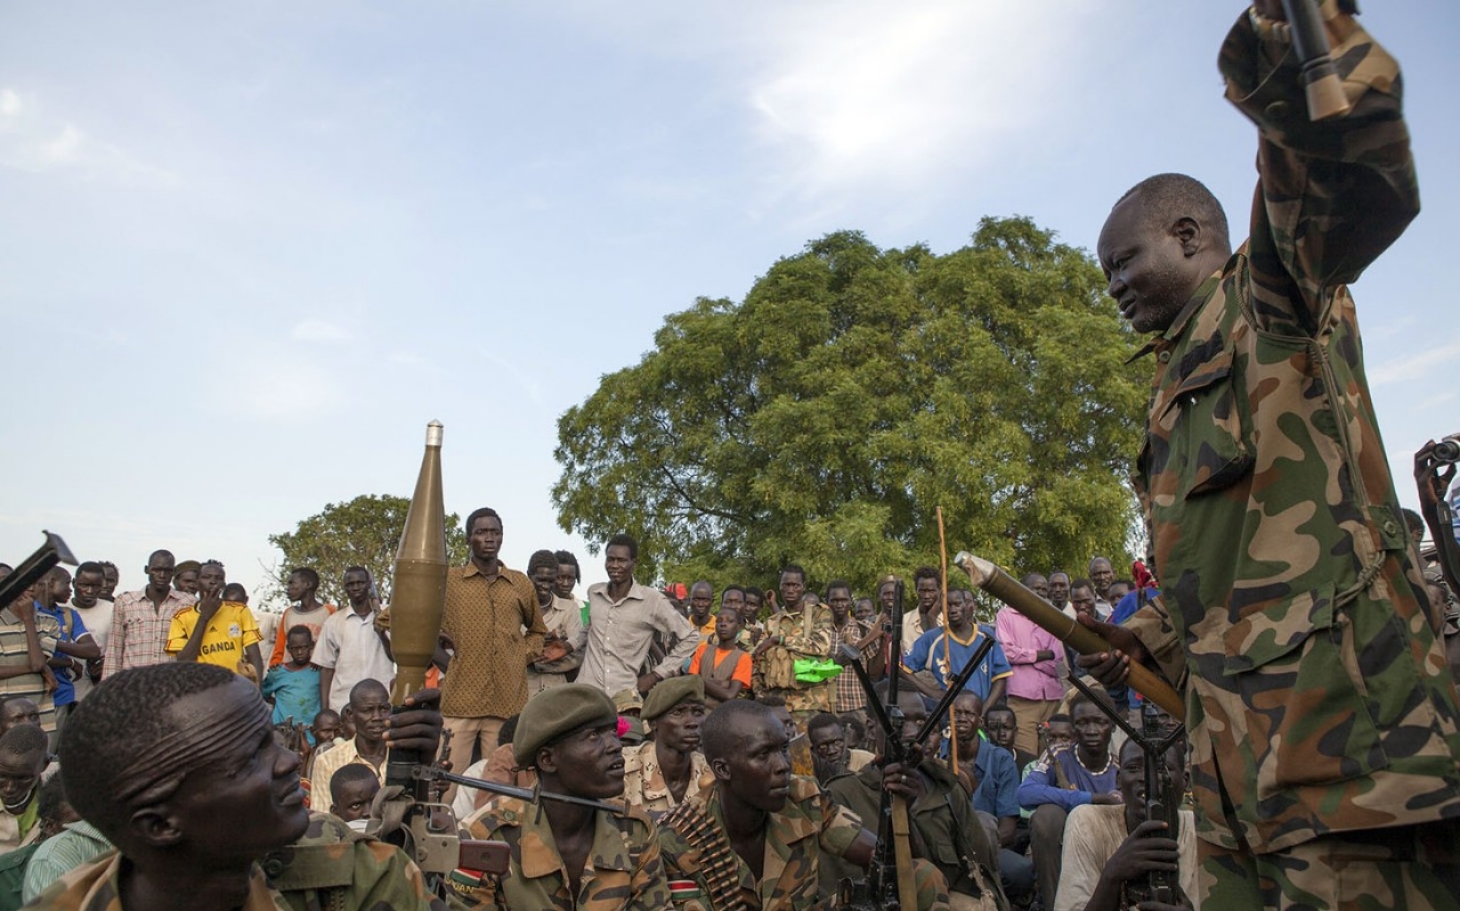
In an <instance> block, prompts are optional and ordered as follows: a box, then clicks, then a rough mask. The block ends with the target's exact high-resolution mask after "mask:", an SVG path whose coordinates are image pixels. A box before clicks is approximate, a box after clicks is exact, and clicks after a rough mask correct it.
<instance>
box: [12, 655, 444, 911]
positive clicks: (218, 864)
mask: <svg viewBox="0 0 1460 911" xmlns="http://www.w3.org/2000/svg"><path fill="white" fill-rule="evenodd" d="M418 697H419V700H420V702H421V703H422V704H425V703H427V702H428V701H429V700H430V699H434V694H430V695H428V694H425V693H423V694H418ZM270 718H271V711H270V709H269V707H268V706H267V705H265V704H264V701H263V699H261V698H260V697H259V691H258V687H257V686H256V685H253V684H250V683H249V682H248V681H247V680H245V679H244V678H242V677H239V676H238V675H237V674H234V673H233V672H232V671H228V670H225V669H224V668H221V667H217V666H216V665H211V664H195V663H188V664H179V663H170V664H159V665H153V666H151V667H143V668H136V669H134V670H129V671H123V672H121V673H120V674H116V675H114V676H112V677H108V678H107V679H106V680H103V681H102V682H101V684H99V685H98V686H97V687H96V689H95V690H93V691H92V692H91V693H90V694H89V695H88V696H87V697H86V699H85V701H84V702H82V703H81V704H80V705H79V706H78V707H77V709H76V712H75V713H74V714H73V715H72V716H71V718H70V719H68V721H67V723H66V730H65V733H64V734H63V735H62V737H61V754H62V755H63V756H65V757H66V760H65V763H64V764H63V768H62V770H61V775H62V778H63V781H64V784H65V787H66V794H67V796H68V798H69V799H70V801H71V804H72V806H74V807H75V809H76V811H77V812H78V813H79V814H80V815H81V817H82V818H83V819H85V820H86V821H87V822H89V823H91V824H92V825H93V826H95V827H96V828H97V829H98V830H100V831H101V833H102V834H103V835H105V836H106V837H107V839H108V840H109V841H111V842H112V844H114V845H116V846H117V850H114V851H109V852H107V853H106V854H103V855H101V856H100V857H98V858H97V859H96V860H94V861H92V862H91V863H88V864H85V865H83V866H81V867H78V868H76V869H75V870H73V871H71V872H70V873H68V874H66V876H64V877H63V878H62V879H60V880H59V881H57V882H56V883H53V884H52V885H51V886H50V888H48V889H47V890H46V891H45V892H42V893H41V894H40V896H38V897H37V898H36V899H35V901H34V902H33V903H32V904H30V905H28V906H27V907H30V908H37V909H45V911H149V909H153V908H173V909H184V911H192V909H196V911H216V909H219V908H243V909H246V911H312V909H318V908H322V907H327V908H341V909H346V911H365V909H369V911H373V909H376V908H393V909H411V911H426V909H435V911H444V909H445V907H446V906H445V905H444V904H442V903H441V902H439V901H437V900H435V899H434V898H433V897H431V896H430V895H428V894H427V892H426V889H425V886H424V883H423V881H422V878H421V871H420V870H419V869H417V868H416V865H415V864H413V863H411V861H410V860H409V859H408V858H407V857H406V856H405V855H404V854H402V853H401V851H400V850H399V849H397V848H395V847H392V846H390V845H387V844H384V843H383V842H379V841H376V840H374V839H372V838H369V837H367V836H364V835H362V834H359V833H356V832H353V831H351V830H350V828H349V827H348V826H346V825H345V824H344V823H343V822H341V821H340V820H338V819H335V818H334V817H332V816H329V815H327V814H315V815H313V816H311V814H310V813H309V811H308V810H306V809H305V807H304V791H303V789H302V788H301V787H300V783H299V757H298V756H296V755H295V754H294V753H292V752H290V751H289V750H286V749H284V748H283V747H281V746H279V745H278V744H277V743H276V742H275V740H274V730H273V725H272V723H271V721H270ZM392 725H393V728H392V734H391V736H392V737H393V742H394V743H396V744H397V745H399V746H402V747H405V748H408V749H423V750H431V751H434V749H435V748H436V746H437V745H438V741H439V737H440V732H441V716H440V714H438V713H436V712H435V711H429V710H420V711H413V712H404V713H401V714H398V715H396V716H394V717H393V718H392Z"/></svg>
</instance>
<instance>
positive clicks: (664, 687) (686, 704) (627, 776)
mask: <svg viewBox="0 0 1460 911" xmlns="http://www.w3.org/2000/svg"><path fill="white" fill-rule="evenodd" d="M705 714H706V712H705V678H703V677H701V676H699V675H698V674H691V675H688V676H684V677H670V678H669V679H668V680H664V681H661V682H660V683H656V684H654V688H653V689H651V690H650V691H649V695H648V697H646V698H645V699H644V709H643V712H642V713H641V715H640V717H642V718H643V719H644V720H645V721H647V722H648V723H649V724H651V725H653V726H654V735H653V737H652V739H650V740H649V741H647V742H645V743H642V744H640V745H638V746H626V747H624V802H625V803H626V804H628V805H629V807H630V808H631V809H635V810H640V811H642V812H644V813H646V814H648V815H649V816H651V817H653V818H657V817H658V815H659V814H660V813H663V812H665V811H667V810H672V809H674V808H675V807H677V806H679V805H680V803H682V802H683V801H685V800H690V799H693V798H694V797H695V796H697V795H698V794H699V793H700V792H701V791H706V790H709V789H710V788H712V787H714V785H715V773H714V772H712V771H710V764H709V762H708V761H707V760H706V759H705V754H704V753H701V752H700V725H702V724H703V723H704V720H705Z"/></svg>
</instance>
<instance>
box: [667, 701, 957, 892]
mask: <svg viewBox="0 0 1460 911" xmlns="http://www.w3.org/2000/svg"><path fill="white" fill-rule="evenodd" d="M702 736H703V742H704V749H705V755H706V757H707V758H708V759H709V761H710V768H711V769H712V770H713V771H714V773H715V787H714V788H713V789H711V790H709V791H707V792H704V793H702V794H701V795H699V796H698V797H696V798H695V799H693V800H687V801H685V802H684V803H682V804H680V805H679V806H678V807H676V808H675V809H673V810H671V811H670V812H669V813H668V814H667V815H665V816H664V818H663V819H662V820H661V821H660V827H659V841H660V844H661V845H662V846H663V849H664V865H665V870H666V873H667V875H668V877H669V880H670V889H671V891H672V893H673V895H674V904H675V907H677V908H685V909H689V911H714V909H721V908H727V907H736V906H738V907H741V908H745V909H760V911H792V909H811V908H822V907H826V900H827V899H829V898H830V896H826V895H825V894H824V893H823V892H822V891H821V888H820V885H819V874H820V862H821V860H822V854H823V852H827V853H830V854H832V855H836V856H839V857H843V858H846V859H847V860H848V861H851V862H852V863H853V864H856V865H857V866H861V867H865V866H866V865H867V864H869V863H871V861H872V855H873V850H874V848H875V847H876V841H877V837H876V835H874V834H873V833H872V832H869V831H867V830H866V829H864V828H863V827H862V822H861V820H859V819H858V818H857V817H856V815H855V814H853V813H851V812H850V811H848V810H847V809H845V808H844V807H840V806H838V805H837V804H835V803H834V802H832V800H831V798H830V797H829V796H828V795H826V794H825V793H824V792H822V790H821V789H820V788H819V787H818V786H817V784H816V781H815V780H814V779H811V778H802V777H799V776H793V775H792V774H791V762H790V758H789V756H788V755H787V751H786V748H787V744H788V742H789V741H788V739H787V737H786V731H785V728H784V727H782V726H781V723H780V721H778V720H777V719H776V716H775V715H774V714H773V713H772V712H771V711H770V709H769V708H767V707H766V706H764V705H761V704H759V703H755V702H747V701H744V700H736V701H734V702H727V703H725V704H724V705H721V706H719V707H717V708H716V709H715V710H714V711H713V712H711V713H710V716H709V717H708V718H707V719H706V720H705V724H704V726H703V728H702ZM915 873H916V878H917V885H918V907H919V908H920V909H946V908H947V907H948V895H947V884H946V883H945V882H944V881H943V877H942V876H941V874H939V873H938V871H937V870H935V869H934V868H932V867H931V866H928V865H926V864H923V863H921V862H918V865H917V869H916V871H915Z"/></svg>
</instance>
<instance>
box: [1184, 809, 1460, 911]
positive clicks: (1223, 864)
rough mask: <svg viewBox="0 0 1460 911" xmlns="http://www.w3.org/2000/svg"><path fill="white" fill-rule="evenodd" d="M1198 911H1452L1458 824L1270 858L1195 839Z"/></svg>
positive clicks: (1459, 904) (1321, 843)
mask: <svg viewBox="0 0 1460 911" xmlns="http://www.w3.org/2000/svg"><path fill="white" fill-rule="evenodd" d="M1197 846H1198V850H1199V852H1200V855H1201V870H1200V871H1199V873H1198V876H1197V886H1198V890H1199V891H1200V893H1201V899H1200V903H1201V908H1202V911H1252V909H1257V908H1270V909H1274V911H1278V909H1281V911H1361V909H1362V911H1370V909H1377V908H1384V909H1396V911H1431V909H1433V911H1454V909H1456V908H1460V821H1457V820H1450V821H1446V822H1436V823H1429V824H1426V825H1422V826H1411V827H1396V828H1390V829H1371V830H1367V831H1363V832H1343V833H1339V834H1336V835H1325V836H1322V837H1320V838H1315V839H1314V840H1312V841H1308V842H1304V843H1303V844H1300V845H1294V846H1293V847H1291V848H1288V849H1286V850H1283V851H1277V852H1274V853H1271V854H1251V853H1248V852H1240V851H1230V850H1228V849H1226V848H1222V847H1219V846H1217V845H1214V844H1210V843H1208V842H1206V841H1202V840H1200V839H1198V840H1197Z"/></svg>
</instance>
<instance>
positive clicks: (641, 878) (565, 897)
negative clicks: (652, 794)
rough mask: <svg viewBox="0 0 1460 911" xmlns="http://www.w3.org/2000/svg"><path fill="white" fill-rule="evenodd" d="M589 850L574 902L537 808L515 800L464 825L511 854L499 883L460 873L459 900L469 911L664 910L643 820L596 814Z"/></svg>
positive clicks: (634, 815)
mask: <svg viewBox="0 0 1460 911" xmlns="http://www.w3.org/2000/svg"><path fill="white" fill-rule="evenodd" d="M594 822H595V825H596V830H595V831H594V835H593V848H592V850H591V851H590V852H589V854H588V861H587V862H586V863H585V864H584V865H583V875H582V879H581V881H580V883H579V886H578V894H577V895H576V896H575V895H573V894H572V893H571V892H570V891H569V890H568V879H567V877H566V876H565V875H564V873H563V859H562V857H561V856H559V854H558V849H557V845H556V844H555V843H554V842H553V833H552V829H551V828H549V826H548V821H547V816H546V815H545V814H544V813H542V811H541V808H540V807H538V806H535V805H533V804H530V803H527V802H525V801H521V800H517V799H515V798H507V799H505V800H503V801H501V802H500V803H498V804H496V805H494V806H489V807H488V808H486V809H484V810H482V811H481V812H480V813H478V814H477V815H476V816H474V817H472V818H471V819H469V820H467V823H466V827H467V829H468V830H469V831H470V832H471V836H472V837H473V838H485V839H490V840H493V841H504V842H506V843H507V844H508V845H509V846H510V847H511V849H512V869H511V872H510V873H508V875H507V876H506V877H505V878H499V877H496V876H492V875H490V874H486V875H483V874H475V873H472V872H470V871H464V870H458V871H457V872H456V873H455V874H453V876H452V886H453V887H454V888H455V890H456V893H457V897H458V898H460V899H461V900H462V903H463V904H464V905H466V906H467V907H473V908H477V907H481V908H499V909H502V911H507V909H525V908H532V909H534V911H572V909H575V908H576V909H579V911H611V909H643V911H659V909H661V908H666V907H668V906H669V886H668V884H667V883H666V882H665V879H664V865H663V863H662V862H661V861H660V859H659V843H658V842H657V841H656V840H655V838H654V826H653V824H652V823H650V822H649V820H648V819H646V818H645V817H644V816H643V815H642V814H641V813H638V812H635V811H630V812H628V813H627V814H625V815H623V816H614V815H612V814H610V813H607V812H601V813H597V814H595V819H594Z"/></svg>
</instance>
